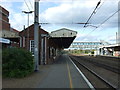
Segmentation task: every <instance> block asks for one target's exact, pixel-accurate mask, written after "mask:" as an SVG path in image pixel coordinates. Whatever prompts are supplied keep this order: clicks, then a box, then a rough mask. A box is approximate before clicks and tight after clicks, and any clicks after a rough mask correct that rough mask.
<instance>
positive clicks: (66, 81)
mask: <svg viewBox="0 0 120 90" xmlns="http://www.w3.org/2000/svg"><path fill="white" fill-rule="evenodd" d="M37 87H38V88H89V86H88V84H87V83H86V82H85V80H84V79H83V77H82V76H81V75H80V73H79V72H78V71H77V69H76V68H75V66H74V65H73V64H72V62H71V61H70V59H69V58H68V56H67V55H62V56H60V57H59V58H58V60H57V62H56V63H54V64H53V65H52V66H51V67H50V68H49V75H47V76H46V77H44V80H43V81H41V82H40V83H39V84H38V86H37Z"/></svg>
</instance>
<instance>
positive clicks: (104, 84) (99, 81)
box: [70, 56, 117, 90]
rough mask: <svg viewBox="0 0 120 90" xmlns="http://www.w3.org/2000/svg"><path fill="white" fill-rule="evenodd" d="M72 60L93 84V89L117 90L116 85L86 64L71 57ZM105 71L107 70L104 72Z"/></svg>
mask: <svg viewBox="0 0 120 90" xmlns="http://www.w3.org/2000/svg"><path fill="white" fill-rule="evenodd" d="M70 58H71V59H72V61H73V62H74V63H75V64H76V65H77V66H78V68H79V69H80V70H81V71H82V72H83V73H84V74H85V76H86V77H87V78H88V80H89V81H90V82H91V83H92V84H93V86H94V87H95V89H99V90H100V88H108V89H109V90H117V86H116V85H114V84H112V83H111V82H110V81H108V80H106V79H105V78H104V77H102V76H101V75H99V74H98V73H96V72H95V71H94V70H92V69H91V68H89V67H88V66H86V65H85V64H84V63H82V62H80V61H78V60H76V59H75V58H74V57H71V56H70ZM106 73H107V72H106Z"/></svg>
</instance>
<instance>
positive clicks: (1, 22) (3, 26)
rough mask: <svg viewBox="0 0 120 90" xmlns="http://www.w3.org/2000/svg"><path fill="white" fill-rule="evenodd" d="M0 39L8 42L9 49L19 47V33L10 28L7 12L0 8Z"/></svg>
mask: <svg viewBox="0 0 120 90" xmlns="http://www.w3.org/2000/svg"><path fill="white" fill-rule="evenodd" d="M0 37H1V38H3V39H8V40H10V44H9V45H8V46H10V47H19V31H18V30H15V29H13V28H11V27H10V23H9V11H7V10H6V9H5V8H3V7H1V6H0Z"/></svg>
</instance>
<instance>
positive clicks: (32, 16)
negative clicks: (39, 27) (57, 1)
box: [24, 0, 33, 17]
mask: <svg viewBox="0 0 120 90" xmlns="http://www.w3.org/2000/svg"><path fill="white" fill-rule="evenodd" d="M24 2H25V4H26V6H27V8H28V10H29V11H31V10H30V7H29V6H28V4H27V2H26V0H24ZM32 17H33V14H32Z"/></svg>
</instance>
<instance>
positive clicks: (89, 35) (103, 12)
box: [0, 0, 119, 44]
mask: <svg viewBox="0 0 120 90" xmlns="http://www.w3.org/2000/svg"><path fill="white" fill-rule="evenodd" d="M99 1H100V0H40V2H39V22H40V23H50V24H42V25H41V27H42V28H43V29H44V30H46V31H47V32H49V33H50V32H51V31H55V30H58V29H61V28H67V29H71V30H74V31H77V32H78V33H77V37H76V39H75V40H74V41H78V42H79V41H80V42H82V41H100V40H104V41H107V42H109V43H111V44H113V43H116V32H118V13H116V14H114V13H115V12H117V11H118V2H119V0H101V3H100V5H99V6H98V8H97V9H96V11H95V13H94V14H93V16H92V17H91V19H90V20H89V22H88V23H89V24H87V27H84V24H76V23H86V22H87V20H88V18H89V17H90V15H91V13H92V12H93V10H94V9H95V7H96V5H97V3H98V2H99ZM0 5H1V6H3V7H4V8H5V9H7V10H8V11H9V13H10V15H9V22H10V24H11V27H13V28H15V29H17V30H19V31H22V30H23V26H24V25H25V26H26V27H27V26H28V16H27V15H26V14H24V13H22V11H34V0H19V1H18V0H0ZM113 14H114V15H113ZM111 15H113V16H111ZM110 16H111V17H110ZM29 17H30V18H29V20H30V21H29V25H31V24H33V23H34V13H33V14H30V16H29ZM109 17H110V18H109ZM108 18H109V19H108ZM107 19H108V20H107ZM106 20H107V21H106ZM104 21H105V22H104ZM95 27H98V28H95Z"/></svg>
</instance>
